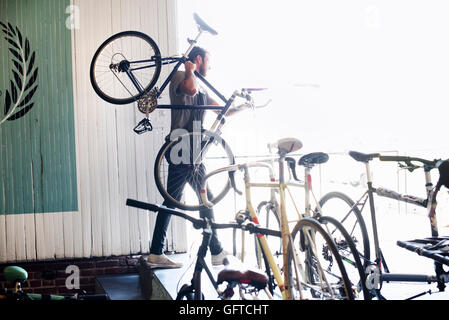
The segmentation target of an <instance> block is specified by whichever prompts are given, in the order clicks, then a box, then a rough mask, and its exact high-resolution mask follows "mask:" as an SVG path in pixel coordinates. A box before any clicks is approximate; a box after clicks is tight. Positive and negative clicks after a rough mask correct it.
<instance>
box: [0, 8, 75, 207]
mask: <svg viewBox="0 0 449 320" xmlns="http://www.w3.org/2000/svg"><path fill="white" fill-rule="evenodd" d="M69 5H70V0H0V214H23V213H50V212H74V211H78V196H77V182H76V147H75V127H74V105H73V84H72V44H71V30H69V29H67V27H66V23H65V21H66V19H67V15H66V8H67V7H68V6H69Z"/></svg>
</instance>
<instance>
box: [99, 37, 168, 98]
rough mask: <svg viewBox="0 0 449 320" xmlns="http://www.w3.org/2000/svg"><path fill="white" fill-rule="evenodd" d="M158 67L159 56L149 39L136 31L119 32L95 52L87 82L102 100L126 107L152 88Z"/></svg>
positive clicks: (156, 47) (157, 50) (159, 67)
mask: <svg viewBox="0 0 449 320" xmlns="http://www.w3.org/2000/svg"><path fill="white" fill-rule="evenodd" d="M161 66H162V63H161V53H160V51H159V48H158V46H157V45H156V43H155V42H154V41H153V39H151V38H150V37H149V36H148V35H146V34H144V33H141V32H138V31H125V32H120V33H117V34H115V35H113V36H112V37H110V38H109V39H107V40H106V41H105V42H103V44H102V45H101V46H100V47H99V48H98V50H97V51H96V52H95V54H94V56H93V58H92V62H91V65H90V81H91V84H92V87H93V88H94V90H95V92H96V93H97V94H98V96H100V98H102V99H103V100H105V101H107V102H109V103H112V104H119V105H122V104H128V103H132V102H134V101H137V100H138V99H139V98H140V97H141V96H142V95H143V94H144V93H146V92H148V91H150V90H151V89H152V88H153V87H154V85H155V84H156V82H157V80H158V78H159V75H160V72H161Z"/></svg>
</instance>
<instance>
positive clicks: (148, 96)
mask: <svg viewBox="0 0 449 320" xmlns="http://www.w3.org/2000/svg"><path fill="white" fill-rule="evenodd" d="M157 92H158V88H154V89H152V90H150V91H149V92H147V93H145V94H144V95H143V96H142V97H141V98H140V99H139V100H138V101H137V108H138V109H139V111H140V112H142V113H143V114H145V115H146V114H147V112H148V114H150V113H152V112H153V111H154V110H155V109H156V108H157Z"/></svg>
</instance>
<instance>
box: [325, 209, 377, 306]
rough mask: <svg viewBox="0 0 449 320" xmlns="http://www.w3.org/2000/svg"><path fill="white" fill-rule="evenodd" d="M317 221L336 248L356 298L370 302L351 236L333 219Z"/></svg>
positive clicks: (363, 274) (363, 273) (360, 264)
mask: <svg viewBox="0 0 449 320" xmlns="http://www.w3.org/2000/svg"><path fill="white" fill-rule="evenodd" d="M318 221H319V222H320V223H322V224H323V226H324V228H325V229H326V231H327V232H328V233H329V234H330V235H331V238H332V240H334V243H335V245H336V246H337V249H338V253H339V254H340V256H341V258H342V260H343V263H344V265H345V268H346V271H347V273H348V277H349V280H350V281H351V284H352V287H353V289H354V292H356V298H357V299H360V300H370V299H371V295H370V293H369V291H368V289H367V288H366V284H365V279H366V275H365V270H364V268H363V264H362V261H361V259H360V255H359V252H358V251H357V248H356V246H355V244H354V241H353V240H352V238H351V236H350V235H349V233H348V232H347V231H346V229H345V228H344V227H343V225H342V224H341V223H340V222H338V220H337V219H335V218H333V217H326V216H324V217H319V218H318Z"/></svg>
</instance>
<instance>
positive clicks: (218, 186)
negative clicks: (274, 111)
mask: <svg viewBox="0 0 449 320" xmlns="http://www.w3.org/2000/svg"><path fill="white" fill-rule="evenodd" d="M194 19H195V21H196V24H197V25H198V30H199V31H198V34H197V36H196V37H195V39H194V40H189V48H188V49H187V51H186V52H185V53H184V54H183V55H181V56H172V57H166V58H164V57H162V56H161V53H160V50H159V48H158V46H157V44H156V42H155V41H154V40H153V39H152V38H151V37H149V36H148V35H146V34H144V33H141V32H138V31H124V32H121V33H118V34H115V35H113V36H112V37H110V38H109V39H107V40H106V41H105V42H104V43H103V44H102V45H101V46H100V47H99V48H98V50H97V51H96V53H95V55H94V57H93V59H92V63H91V67H90V79H91V83H92V86H93V88H94V90H95V92H96V93H97V94H98V95H99V96H100V97H101V98H102V99H104V100H105V101H107V102H109V103H113V104H119V105H120V104H128V103H132V102H135V101H137V107H138V109H139V110H140V111H141V112H142V113H144V114H145V115H146V117H145V118H144V119H143V120H142V121H140V122H139V123H138V124H137V126H136V127H135V128H134V131H135V132H136V133H137V134H143V133H145V132H148V131H151V130H152V129H153V127H152V125H151V122H150V120H149V114H150V113H151V112H153V111H154V110H155V109H156V108H159V109H191V110H192V109H193V110H199V109H201V110H217V111H220V112H217V113H218V115H217V117H216V120H215V121H214V123H213V124H212V126H211V127H210V129H209V130H202V129H201V128H198V130H195V128H194V130H193V131H192V132H184V133H183V134H178V135H176V136H175V137H167V138H168V139H167V141H166V143H165V144H164V145H163V146H162V148H161V149H160V151H159V153H158V155H157V157H156V161H155V167H154V176H155V182H156V186H157V188H158V190H159V192H160V193H161V195H162V196H163V197H164V199H165V200H167V201H168V202H170V203H171V204H172V205H173V206H174V207H176V208H180V209H183V210H195V211H196V210H199V209H201V208H204V205H203V204H202V203H201V200H200V198H199V197H198V195H197V194H196V193H197V190H195V188H194V187H192V188H191V189H189V188H187V190H186V191H185V193H184V197H182V198H181V199H180V198H179V193H180V192H179V190H168V186H167V184H168V167H169V165H177V164H181V165H188V166H191V167H192V168H193V170H190V175H189V176H188V177H187V176H186V175H185V173H183V174H181V175H180V176H174V177H172V178H173V179H174V180H179V181H177V182H176V183H175V184H176V185H178V186H181V187H182V188H184V186H187V185H197V184H200V183H201V179H202V177H203V176H204V174H205V173H207V172H210V171H211V170H214V169H217V168H220V167H223V166H226V165H230V164H234V155H233V153H232V151H231V149H230V148H229V146H228V144H227V143H226V142H225V141H224V140H223V138H222V137H221V130H222V129H223V126H224V125H225V123H226V116H227V114H228V111H229V110H230V109H231V107H232V109H233V110H234V111H239V110H244V109H248V108H252V109H255V108H258V107H256V106H255V105H254V101H253V98H252V96H251V93H252V92H254V91H259V90H263V89H260V88H244V89H241V90H236V91H235V92H234V93H233V94H232V95H231V96H230V97H229V98H226V97H225V96H224V95H223V94H221V93H220V92H219V91H218V90H217V89H216V88H215V87H214V86H213V85H211V84H210V83H209V82H208V81H207V80H206V79H205V78H204V77H203V76H202V75H201V74H199V73H198V72H195V75H196V77H197V78H198V79H199V80H201V82H202V83H204V84H205V85H206V86H207V87H208V88H209V89H210V90H211V91H212V92H214V93H215V94H216V95H217V96H218V97H219V98H220V99H221V100H222V102H223V103H224V106H214V105H205V106H203V105H202V106H190V105H182V106H178V105H159V104H158V98H159V97H160V96H161V94H162V92H163V91H164V90H165V88H166V87H167V85H168V84H169V82H170V81H171V79H172V77H173V75H174V74H175V73H176V72H177V71H178V69H179V68H180V67H181V65H183V64H184V63H185V62H186V61H187V59H188V54H189V53H190V52H191V50H192V49H193V47H194V46H195V45H196V43H197V42H198V39H199V38H200V36H201V35H202V34H203V33H204V32H208V33H210V34H212V35H216V34H217V32H216V31H215V30H214V29H212V28H211V27H210V26H209V25H207V24H206V23H205V22H204V21H203V20H202V19H201V18H200V17H199V16H198V15H197V14H194ZM170 64H175V66H174V68H173V70H172V71H171V73H170V74H169V75H168V77H167V78H166V79H165V80H164V82H163V83H162V85H161V87H160V88H157V87H155V85H156V83H157V81H158V79H159V76H160V73H161V68H162V66H163V65H170ZM237 98H241V99H243V100H244V102H243V103H242V104H240V105H238V106H234V103H235V102H236V99H237ZM267 104H268V103H266V104H265V105H262V106H259V107H264V106H266V105H267ZM172 151H176V152H172ZM173 179H172V181H173ZM229 188H230V180H229V179H226V178H225V179H220V180H218V181H211V184H210V185H209V191H210V200H211V202H213V203H216V202H218V201H219V200H220V199H222V198H223V197H224V196H225V195H226V193H227V192H228V191H229Z"/></svg>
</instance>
